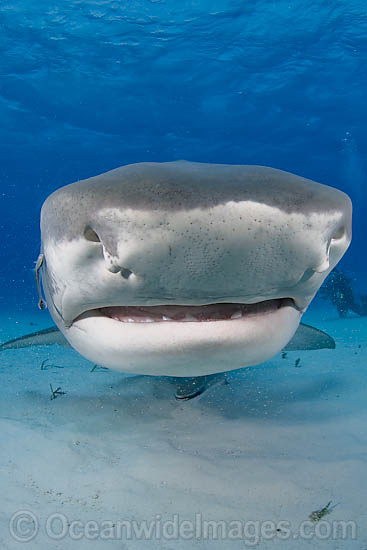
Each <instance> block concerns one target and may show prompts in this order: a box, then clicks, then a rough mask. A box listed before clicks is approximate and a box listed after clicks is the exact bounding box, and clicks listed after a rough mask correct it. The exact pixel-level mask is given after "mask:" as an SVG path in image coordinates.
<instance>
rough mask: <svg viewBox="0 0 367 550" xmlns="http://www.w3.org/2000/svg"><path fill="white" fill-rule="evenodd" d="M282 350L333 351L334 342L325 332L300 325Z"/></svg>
mask: <svg viewBox="0 0 367 550" xmlns="http://www.w3.org/2000/svg"><path fill="white" fill-rule="evenodd" d="M283 349H284V351H297V350H316V349H335V342H334V340H333V338H332V337H331V336H329V335H328V334H326V332H323V331H322V330H319V329H318V328H315V327H312V326H311V325H305V324H304V323H301V324H300V325H299V327H298V329H297V331H296V333H295V334H294V336H293V338H292V340H290V341H289V342H288V344H287V345H286V346H285V348H283Z"/></svg>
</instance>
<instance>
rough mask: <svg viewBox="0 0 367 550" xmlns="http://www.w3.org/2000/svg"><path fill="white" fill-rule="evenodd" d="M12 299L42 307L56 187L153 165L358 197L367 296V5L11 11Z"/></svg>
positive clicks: (5, 226) (2, 79)
mask: <svg viewBox="0 0 367 550" xmlns="http://www.w3.org/2000/svg"><path fill="white" fill-rule="evenodd" d="M0 49H1V57H0V121H1V124H0V144H1V147H0V166H1V179H0V181H1V191H0V197H1V203H0V227H1V235H2V238H1V243H0V246H1V259H2V266H1V270H0V300H1V302H0V303H1V304H2V305H4V306H11V307H13V306H14V305H16V307H18V308H24V309H27V308H30V307H34V306H35V304H36V299H37V297H36V294H35V290H34V288H35V287H34V280H33V279H34V274H33V271H32V268H33V265H34V261H35V259H36V258H37V255H38V251H39V230H38V219H39V210H40V207H41V204H42V202H43V200H44V199H45V198H46V196H47V195H48V194H49V193H50V192H51V191H53V190H54V189H56V188H58V187H60V186H62V185H64V184H67V183H70V182H73V181H75V180H77V179H83V178H86V177H89V176H92V175H95V174H98V173H101V172H104V171H106V170H108V169H112V168H114V167H117V166H120V165H122V164H126V163H131V162H139V161H144V160H153V161H166V160H174V159H182V158H184V159H188V160H196V161H203V162H218V163H241V164H247V163H250V164H265V165H270V166H274V167H277V168H282V169H285V170H289V171H291V172H294V173H296V174H300V175H303V176H306V177H309V178H312V179H315V180H316V181H320V182H323V183H326V184H329V185H332V186H335V187H338V188H339V189H342V190H344V191H346V192H348V193H349V195H350V196H351V197H352V199H353V201H354V209H355V211H354V241H353V244H352V247H351V248H350V250H349V252H348V253H347V255H346V256H345V258H344V259H343V262H342V264H341V267H342V269H344V270H346V271H348V272H349V273H351V274H353V276H355V278H356V281H357V284H358V285H359V286H360V287H361V289H362V290H363V287H366V286H367V283H366V282H365V281H363V277H364V273H365V269H366V261H367V260H366V258H365V254H364V250H365V245H364V239H365V234H366V231H367V222H366V216H365V214H364V209H365V208H366V206H367V202H366V191H365V188H366V149H367V137H366V131H365V129H366V126H367V107H366V89H367V69H366V54H367V8H366V4H365V2H362V1H360V0H348V1H347V0H340V1H338V2H332V1H324V2H319V1H310V0H307V1H303V0H298V1H294V2H290V1H277V2H273V1H265V0H261V1H255V0H252V1H248V2H244V1H239V0H210V1H207V0H206V1H204V0H200V1H199V0H196V1H194V0H192V1H187V0H180V1H177V0H166V1H165V0H150V1H148V0H129V1H126V2H118V1H112V0H111V1H106V0H95V1H88V0H83V1H79V0H73V1H71V0H69V1H61V0H59V1H58V2H49V1H44V0H38V1H37V2H34V1H31V0H20V1H18V2H2V3H1V5H0Z"/></svg>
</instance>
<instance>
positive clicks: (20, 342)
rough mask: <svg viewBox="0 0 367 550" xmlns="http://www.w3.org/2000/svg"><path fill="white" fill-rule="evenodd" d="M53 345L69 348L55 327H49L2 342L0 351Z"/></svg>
mask: <svg viewBox="0 0 367 550" xmlns="http://www.w3.org/2000/svg"><path fill="white" fill-rule="evenodd" d="M54 344H57V345H59V346H64V347H68V348H69V347H71V346H70V344H69V342H68V341H67V340H66V338H65V336H64V335H63V334H62V332H60V331H59V329H58V328H57V327H50V328H45V329H44V330H39V331H37V332H33V333H32V334H26V335H25V336H21V337H20V338H14V339H13V340H9V341H8V342H4V344H1V345H0V351H5V350H7V349H18V348H27V347H29V346H52V345H54Z"/></svg>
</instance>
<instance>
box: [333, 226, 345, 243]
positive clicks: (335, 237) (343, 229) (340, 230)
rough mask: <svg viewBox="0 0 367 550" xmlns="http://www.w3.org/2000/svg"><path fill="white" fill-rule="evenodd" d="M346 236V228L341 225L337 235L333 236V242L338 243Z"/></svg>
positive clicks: (336, 232)
mask: <svg viewBox="0 0 367 550" xmlns="http://www.w3.org/2000/svg"><path fill="white" fill-rule="evenodd" d="M344 234H345V227H344V226H343V225H341V226H340V227H338V229H337V230H336V231H335V233H334V234H333V236H332V237H331V240H332V241H338V240H339V239H342V238H343V237H344Z"/></svg>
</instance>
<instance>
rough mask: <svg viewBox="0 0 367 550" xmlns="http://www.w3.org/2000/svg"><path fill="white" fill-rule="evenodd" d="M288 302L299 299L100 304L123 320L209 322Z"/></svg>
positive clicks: (108, 314)
mask: <svg viewBox="0 0 367 550" xmlns="http://www.w3.org/2000/svg"><path fill="white" fill-rule="evenodd" d="M285 306H293V307H295V303H294V301H293V300H292V299H291V298H278V299H273V300H265V301H263V302H257V303H255V304H240V303H238V304H232V303H223V304H222V303H218V304H208V305H199V306H192V305H159V306H112V307H103V308H99V309H98V312H99V313H100V314H102V315H104V316H106V317H109V318H111V319H114V320H115V321H120V322H122V323H157V322H158V323H159V322H172V321H176V322H177V321H178V322H208V321H229V320H232V321H233V320H236V319H242V318H243V317H249V316H253V315H263V314H267V313H274V312H275V311H276V310H278V309H280V308H282V307H285Z"/></svg>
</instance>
